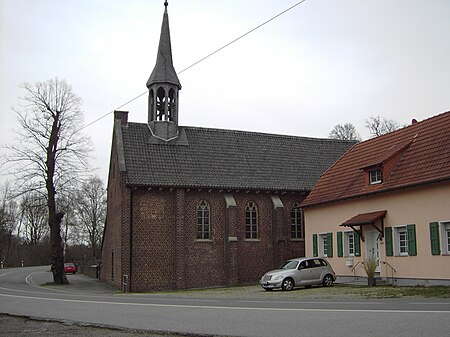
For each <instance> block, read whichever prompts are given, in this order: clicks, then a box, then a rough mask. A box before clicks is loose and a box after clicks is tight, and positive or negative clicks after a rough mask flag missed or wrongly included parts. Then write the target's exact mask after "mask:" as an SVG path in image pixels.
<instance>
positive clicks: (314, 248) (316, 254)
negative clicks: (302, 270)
mask: <svg viewBox="0 0 450 337" xmlns="http://www.w3.org/2000/svg"><path fill="white" fill-rule="evenodd" d="M318 255H319V254H318V253H317V234H313V256H318Z"/></svg>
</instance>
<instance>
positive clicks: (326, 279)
mask: <svg viewBox="0 0 450 337" xmlns="http://www.w3.org/2000/svg"><path fill="white" fill-rule="evenodd" d="M333 281H334V280H333V276H331V275H330V274H327V275H325V277H324V278H323V281H322V284H323V286H324V287H331V286H332V285H333Z"/></svg>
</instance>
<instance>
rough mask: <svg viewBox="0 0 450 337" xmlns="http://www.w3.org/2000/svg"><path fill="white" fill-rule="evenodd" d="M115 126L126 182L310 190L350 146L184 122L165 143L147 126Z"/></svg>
mask: <svg viewBox="0 0 450 337" xmlns="http://www.w3.org/2000/svg"><path fill="white" fill-rule="evenodd" d="M117 127H119V128H120V129H119V130H117V129H116V141H117V144H120V146H122V145H121V144H123V160H124V165H123V170H125V171H126V177H127V184H128V185H129V186H146V187H150V186H155V187H187V188H189V187H192V188H223V189H251V190H255V189H257V190H284V191H310V190H311V189H312V188H313V186H314V184H315V183H316V182H317V181H318V179H319V177H320V175H321V174H322V173H323V172H324V171H325V170H326V169H328V168H329V167H330V166H331V165H332V164H333V163H334V162H335V161H336V160H337V159H339V157H341V156H342V155H343V154H344V153H345V152H346V151H347V150H348V149H349V148H350V147H351V146H352V145H353V144H354V142H350V141H340V140H331V139H315V138H306V137H295V136H284V135H276V134H264V133H256V132H245V131H235V130H222V129H211V128H198V127H187V126H184V127H183V126H180V127H179V131H180V136H179V137H178V139H176V140H174V141H172V142H168V143H166V142H163V141H159V140H158V139H156V138H155V137H154V136H152V134H151V132H150V130H149V127H148V125H147V124H141V123H126V124H121V123H120V122H119V123H118V124H117ZM117 137H119V138H121V139H117ZM119 152H120V151H119ZM119 156H120V155H119ZM119 160H121V158H119Z"/></svg>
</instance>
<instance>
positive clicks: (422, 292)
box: [147, 285, 450, 300]
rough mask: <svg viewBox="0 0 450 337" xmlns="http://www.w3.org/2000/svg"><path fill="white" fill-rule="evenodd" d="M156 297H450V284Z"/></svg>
mask: <svg viewBox="0 0 450 337" xmlns="http://www.w3.org/2000/svg"><path fill="white" fill-rule="evenodd" d="M147 294H151V295H153V296H164V297H167V296H182V297H188V298H253V299H254V298H261V299H268V298H271V299H290V300H296V299H298V300H301V299H345V298H347V299H358V298H361V299H367V298H373V299H376V298H402V297H416V298H450V287H444V286H433V287H393V286H377V287H367V286H349V285H334V286H332V287H329V288H324V287H312V288H309V289H305V288H298V289H294V290H293V291H281V290H274V291H270V292H267V291H265V290H263V289H262V288H261V287H259V286H255V285H253V286H238V287H229V288H214V289H193V290H182V291H173V292H155V293H147Z"/></svg>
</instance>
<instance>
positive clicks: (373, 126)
mask: <svg viewBox="0 0 450 337" xmlns="http://www.w3.org/2000/svg"><path fill="white" fill-rule="evenodd" d="M366 128H367V129H369V132H370V134H371V135H372V137H378V136H381V135H384V134H386V133H389V132H392V131H395V130H398V129H399V128H400V125H399V124H398V123H397V122H396V121H394V120H392V119H387V118H386V117H380V116H371V117H369V118H368V119H366Z"/></svg>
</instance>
